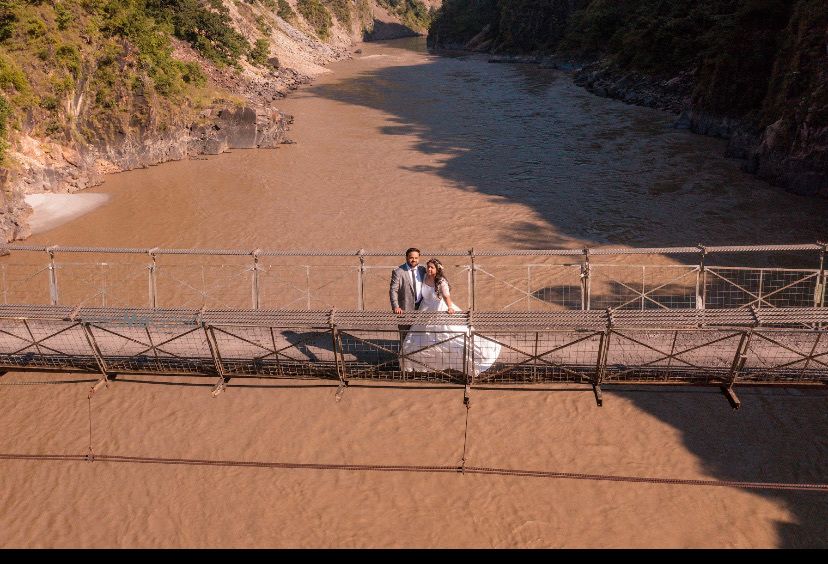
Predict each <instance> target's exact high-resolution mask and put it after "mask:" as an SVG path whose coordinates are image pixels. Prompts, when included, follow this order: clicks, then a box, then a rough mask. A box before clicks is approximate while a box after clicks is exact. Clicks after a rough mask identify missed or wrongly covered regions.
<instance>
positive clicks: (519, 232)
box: [0, 40, 828, 547]
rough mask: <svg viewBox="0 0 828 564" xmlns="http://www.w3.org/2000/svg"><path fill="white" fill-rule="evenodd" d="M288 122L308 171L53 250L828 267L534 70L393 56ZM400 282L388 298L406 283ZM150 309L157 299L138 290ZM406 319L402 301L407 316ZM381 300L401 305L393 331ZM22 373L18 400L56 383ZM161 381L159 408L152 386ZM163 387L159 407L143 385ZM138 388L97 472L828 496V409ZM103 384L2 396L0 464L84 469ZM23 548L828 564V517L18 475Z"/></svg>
mask: <svg viewBox="0 0 828 564" xmlns="http://www.w3.org/2000/svg"><path fill="white" fill-rule="evenodd" d="M331 70H332V71H333V72H332V73H330V74H328V75H325V76H323V77H321V78H320V79H318V80H317V81H316V82H315V83H314V84H313V85H311V86H308V87H306V88H303V89H302V90H300V91H298V92H297V93H296V94H295V95H293V96H292V97H291V98H290V99H288V100H286V101H285V102H284V103H283V106H282V107H283V109H284V110H285V111H287V112H289V113H291V114H293V115H294V116H295V118H296V123H295V125H294V127H293V129H292V131H291V134H290V135H291V137H292V138H293V139H294V140H295V141H296V144H294V145H285V146H282V147H280V148H278V149H276V150H261V151H235V152H233V153H231V154H225V155H221V156H219V157H215V158H208V159H203V160H202V159H196V160H191V161H184V162H177V163H169V164H165V165H162V166H158V167H154V168H150V169H146V170H140V171H133V172H129V173H125V174H121V175H117V176H113V177H111V178H110V179H108V180H107V182H106V184H104V185H103V186H102V187H100V188H99V189H96V191H101V192H105V193H107V194H110V196H111V201H110V203H109V204H108V205H106V206H104V207H101V208H98V209H96V210H94V211H93V212H91V213H89V214H87V215H85V216H83V217H81V218H78V219H76V220H74V221H72V222H70V223H67V224H65V225H62V226H60V227H57V228H55V229H53V230H51V231H47V232H45V233H42V234H40V235H37V236H35V237H33V238H32V239H31V240H30V241H31V242H32V243H34V244H40V243H57V244H61V245H105V246H127V247H147V248H149V247H155V246H159V247H202V248H215V247H220V248H231V247H241V248H250V249H253V248H257V247H261V248H273V249H279V248H281V249H286V248H327V249H331V248H387V249H401V248H404V247H407V246H408V245H410V244H415V245H419V246H422V247H430V248H434V249H440V248H442V249H446V248H450V249H463V248H469V247H476V248H543V247H558V246H571V247H573V248H578V247H580V246H581V245H584V244H619V245H646V246H651V245H652V246H660V245H685V244H695V243H698V242H700V241H704V242H706V243H709V244H727V243H765V242H779V241H784V242H812V241H814V240H816V239H819V238H824V232H825V228H824V224H823V218H824V217H826V213H825V212H826V211H828V210H826V204H825V203H823V202H819V201H814V200H809V199H804V198H800V197H796V196H793V195H789V194H785V193H783V192H780V191H778V190H776V189H773V188H771V187H769V186H767V185H765V184H764V183H762V182H760V181H758V180H756V179H755V178H753V177H751V176H748V175H745V174H744V173H742V172H741V171H740V170H739V163H738V162H736V161H732V160H728V159H725V158H723V157H722V156H721V155H722V152H723V149H724V145H723V142H721V141H717V140H713V139H709V138H704V137H698V136H694V135H692V134H689V133H687V132H684V131H677V130H675V129H672V128H671V127H670V125H671V123H672V120H673V117H672V116H670V115H667V114H664V113H661V112H658V111H653V110H647V109H642V108H635V107H630V106H626V105H624V104H621V103H619V102H615V101H611V100H607V99H602V98H597V97H594V96H591V95H590V94H588V93H586V92H585V91H583V90H581V89H579V88H577V87H575V86H573V85H572V83H571V81H570V79H569V77H568V76H567V75H566V74H564V73H561V72H558V71H554V70H543V69H537V68H535V67H524V66H506V65H489V64H487V63H486V61H485V59H481V58H477V57H456V58H450V57H436V56H433V55H429V54H427V53H426V52H425V51H424V49H423V48H422V41H421V40H419V41H416V40H415V41H411V40H406V41H398V42H392V43H387V44H368V45H365V46H364V47H363V53H362V55H361V56H356V57H355V59H354V60H352V61H347V62H342V63H337V64H334V65H332V66H331ZM381 276H385V274H382V275H381ZM135 291H136V292H137V291H140V289H136V290H135ZM383 299H384V298H383ZM381 301H382V299H380V300H379V302H378V303H380V302H381ZM43 379H45V378H44V377H43V375H38V374H16V373H10V374H6V375H4V376H2V378H0V382H4V383H13V382H21V381H38V380H43ZM139 381H141V382H139ZM145 381H151V382H152V383H146V382H145ZM175 382H177V383H178V384H189V385H171V384H172V382H171V381H170V379H169V378H166V379H165V378H152V377H144V378H137V377H132V378H124V379H123V380H122V381H116V382H114V383H113V384H112V385H111V386H110V387H109V388H108V389H104V390H102V391H100V392H99V393H97V394H96V395H95V397H94V398H93V400H92V410H91V413H92V423H93V432H92V444H93V447H94V450H95V452H97V453H103V454H118V455H125V456H137V457H169V458H194V459H195V458H199V459H212V460H230V461H250V460H259V461H274V462H295V463H303V464H316V465H320V466H322V467H324V465H335V464H355V465H373V464H389V465H398V466H411V467H414V466H430V465H435V466H442V465H455V464H458V463H459V461H460V459H461V457H462V456H463V446H464V436H465V437H466V438H467V441H466V443H465V444H466V463H467V464H468V465H473V466H488V467H499V468H507V469H508V468H512V469H529V470H547V471H558V472H574V473H586V474H601V475H626V476H645V477H646V476H649V477H655V478H690V479H701V480H737V481H762V482H782V483H801V482H807V483H826V482H828V473H826V468H828V465H826V464H825V463H826V461H828V442H826V440H825V439H824V430H825V428H826V426H828V415H826V413H828V411H826V409H825V407H826V395H825V394H824V393H821V392H819V391H800V390H763V389H748V390H743V391H742V392H741V397H742V400H743V407H742V409H741V410H740V411H737V412H734V411H732V410H730V408H729V406H728V405H727V402H726V401H725V400H724V399H723V398H722V397H721V395H719V394H718V392H717V391H715V390H707V389H697V388H681V389H657V390H653V389H642V388H632V387H626V388H625V387H618V388H611V389H608V390H605V397H604V407H602V408H598V407H596V406H595V402H594V398H593V396H592V393H591V391H590V390H587V389H581V388H575V387H555V386H547V387H546V388H545V389H544V390H542V391H539V390H533V391H522V390H475V391H473V397H472V404H471V409H470V410H469V411H468V428H467V427H466V415H467V412H466V409H465V407H464V406H463V402H462V395H463V393H462V390H457V389H444V388H422V387H420V388H413V389H412V388H408V387H406V386H398V387H385V386H372V385H367V384H362V385H358V384H355V385H354V386H352V387H351V388H350V389H348V390H347V391H346V392H345V394H344V396H343V397H342V400H341V401H338V402H337V401H336V400H335V394H336V388H335V387H330V386H328V385H327V384H325V383H318V382H309V383H305V384H291V383H287V384H285V383H275V384H274V383H273V382H262V383H261V384H258V385H255V386H250V385H248V386H240V385H238V386H234V385H233V382H232V381H231V385H230V387H229V389H228V390H227V391H226V392H225V393H224V394H222V395H221V396H219V397H218V398H216V399H213V398H211V397H210V393H209V392H210V389H211V387H212V381H209V382H205V381H203V380H201V379H192V380H188V381H186V382H185V381H183V380H176V381H175ZM87 391H88V387H87V385H86V384H55V385H46V386H11V385H10V386H3V387H0V407H1V409H0V413H2V415H0V423H2V425H3V428H4V429H6V432H5V433H3V434H2V435H0V452H2V453H37V454H49V453H51V454H67V453H70V454H84V453H86V451H87V449H88V446H89V440H90V433H89V428H90V427H89V426H90V418H89V406H88V403H87V400H86V394H87ZM0 468H2V472H3V476H4V479H3V484H2V486H0V507H2V508H3V510H2V512H0V545H2V546H7V547H10V546H172V547H178V546H244V547H248V546H303V547H305V546H346V547H358V546H479V547H489V546H495V547H514V546H523V547H550V546H551V547H557V546H569V547H572V546H574V547H581V546H601V547H604V546H728V547H729V546H734V547H755V546H786V547H787V546H824V545H825V539H826V538H828V525H826V523H828V519H826V516H828V499H826V497H828V496H826V495H825V494H824V493H813V492H785V491H779V490H753V489H747V488H740V487H735V486H731V487H713V486H687V485H668V484H659V483H646V482H645V483H637V484H632V483H624V482H609V481H599V480H568V479H548V478H527V477H517V476H480V475H465V476H464V475H459V474H458V475H451V474H435V473H415V472H404V471H403V472H372V471H367V470H362V471H360V470H333V469H324V468H322V469H267V468H239V467H227V466H210V467H204V466H192V465H160V464H126V463H106V462H100V461H99V462H94V463H82V462H35V461H22V460H3V461H0Z"/></svg>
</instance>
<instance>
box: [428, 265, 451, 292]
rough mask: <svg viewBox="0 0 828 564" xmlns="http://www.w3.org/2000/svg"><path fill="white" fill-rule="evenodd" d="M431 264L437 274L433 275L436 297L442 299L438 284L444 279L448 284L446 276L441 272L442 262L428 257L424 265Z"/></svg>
mask: <svg viewBox="0 0 828 564" xmlns="http://www.w3.org/2000/svg"><path fill="white" fill-rule="evenodd" d="M429 264H433V265H434V268H435V269H437V274H435V275H434V291H435V292H436V294H437V298H438V299H440V300H442V299H443V293H442V292H441V291H440V285H441V284H442V283H443V281H445V283H446V285H448V278H446V275H445V274H444V273H443V263H442V262H440V261H439V259H436V258H433V259H429V261H428V262H427V263H426V265H429Z"/></svg>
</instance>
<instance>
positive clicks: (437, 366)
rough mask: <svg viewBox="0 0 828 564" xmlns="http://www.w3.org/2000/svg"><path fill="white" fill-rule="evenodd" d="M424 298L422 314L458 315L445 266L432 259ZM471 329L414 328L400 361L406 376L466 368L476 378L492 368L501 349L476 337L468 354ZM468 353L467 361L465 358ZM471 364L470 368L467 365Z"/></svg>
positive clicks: (486, 340)
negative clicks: (435, 312) (464, 355)
mask: <svg viewBox="0 0 828 564" xmlns="http://www.w3.org/2000/svg"><path fill="white" fill-rule="evenodd" d="M422 288H423V289H422V294H423V298H422V301H421V302H420V308H419V311H445V312H447V313H455V312H456V311H458V309H459V308H458V307H457V305H456V304H454V303H453V302H452V300H451V292H450V287H449V283H448V280H446V277H445V274H444V273H443V265H442V263H441V262H440V261H439V260H437V259H436V258H433V259H431V260H429V261H428V262H427V263H426V278H425V280H424V281H423V287H422ZM468 334H469V327H468V326H467V325H465V324H463V325H412V326H411V328H410V329H409V330H408V332H407V334H406V337H405V340H404V341H403V343H402V352H403V354H405V355H406V357H405V358H403V359H401V365H402V367H403V370H404V371H405V372H433V371H436V370H457V371H460V372H463V369H464V367H465V366H469V367H471V368H472V370H473V374H474V375H475V376H477V375H478V374H480V373H481V372H483V371H485V370H488V369H489V368H491V366H492V364H494V362H495V360H497V356H498V355H499V354H500V345H499V344H498V343H494V342H492V341H489V340H488V339H485V338H482V337H478V336H475V337H474V341H473V346H472V347H468V350H465V347H464V343H465V341H466V337H467V335H468ZM464 352H466V353H467V354H468V355H469V356H468V359H464V358H463V353H464ZM465 360H468V361H469V362H468V364H466V363H465V362H464V361H465Z"/></svg>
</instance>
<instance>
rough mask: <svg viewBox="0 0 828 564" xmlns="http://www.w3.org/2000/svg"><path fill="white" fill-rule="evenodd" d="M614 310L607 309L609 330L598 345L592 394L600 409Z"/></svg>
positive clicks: (602, 334) (602, 402) (603, 334)
mask: <svg viewBox="0 0 828 564" xmlns="http://www.w3.org/2000/svg"><path fill="white" fill-rule="evenodd" d="M612 321H613V320H612V308H607V328H606V329H604V331H603V332H602V333H601V340H600V341H599V343H598V361H597V362H596V364H595V378H594V379H593V381H592V392H593V393H594V394H595V402H596V403H597V404H598V407H603V405H604V395H603V393H602V392H601V383H602V382H603V381H604V375H605V374H606V371H607V358H608V356H609V344H610V337H611V336H612Z"/></svg>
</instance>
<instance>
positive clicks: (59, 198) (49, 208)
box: [26, 192, 109, 235]
mask: <svg viewBox="0 0 828 564" xmlns="http://www.w3.org/2000/svg"><path fill="white" fill-rule="evenodd" d="M108 200H109V195H107V194H94V193H89V192H84V193H83V194H29V195H28V196H26V203H27V204H29V205H30V206H32V208H33V209H34V213H33V214H32V216H31V218H30V219H29V225H30V226H31V228H32V235H34V234H37V233H43V232H44V231H48V230H50V229H54V228H55V227H58V226H60V225H63V224H64V223H67V222H69V221H71V220H73V219H76V218H78V217H80V216H82V215H84V214H87V213H89V212H91V211H92V210H94V209H95V208H97V207H100V206H102V205H104V204H105V203H106V202H107V201H108Z"/></svg>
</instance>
